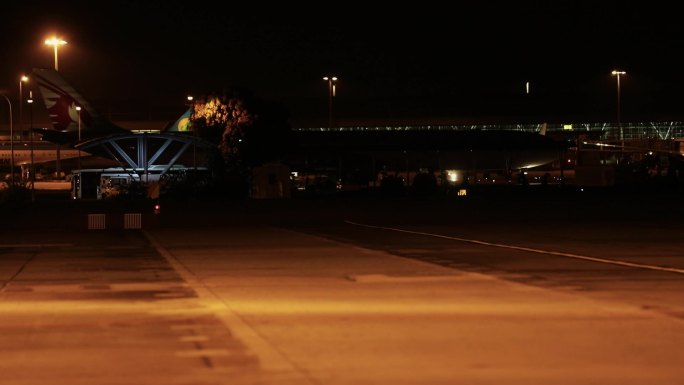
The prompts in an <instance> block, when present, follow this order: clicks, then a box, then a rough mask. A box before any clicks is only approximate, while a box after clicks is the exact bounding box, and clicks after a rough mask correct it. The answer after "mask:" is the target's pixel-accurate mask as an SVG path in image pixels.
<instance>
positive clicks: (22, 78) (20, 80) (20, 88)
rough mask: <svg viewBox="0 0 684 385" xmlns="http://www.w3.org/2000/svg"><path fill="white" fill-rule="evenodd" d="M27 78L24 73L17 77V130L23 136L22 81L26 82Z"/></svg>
mask: <svg viewBox="0 0 684 385" xmlns="http://www.w3.org/2000/svg"><path fill="white" fill-rule="evenodd" d="M28 81H29V78H28V76H26V75H21V77H20V78H19V131H20V132H21V137H22V138H23V137H24V112H23V106H24V83H26V82H28Z"/></svg>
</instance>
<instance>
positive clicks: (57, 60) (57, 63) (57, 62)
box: [52, 42, 59, 71]
mask: <svg viewBox="0 0 684 385" xmlns="http://www.w3.org/2000/svg"><path fill="white" fill-rule="evenodd" d="M57 44H58V43H57V42H55V44H53V45H52V46H53V47H55V71H59V59H58V58H57Z"/></svg>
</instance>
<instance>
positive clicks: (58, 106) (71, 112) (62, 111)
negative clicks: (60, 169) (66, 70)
mask: <svg viewBox="0 0 684 385" xmlns="http://www.w3.org/2000/svg"><path fill="white" fill-rule="evenodd" d="M33 79H35V81H36V84H37V85H38V90H39V92H40V95H41V97H42V99H43V101H44V103H45V107H46V109H47V112H48V116H49V118H50V121H51V123H52V128H32V130H33V132H35V133H37V134H38V136H37V137H39V138H40V139H35V140H34V141H33V142H32V143H31V141H28V142H23V141H22V142H18V141H15V142H14V143H10V142H9V140H3V141H0V166H3V167H9V166H10V165H11V163H12V161H11V159H12V155H13V157H14V166H15V167H16V166H21V168H22V175H28V173H27V171H28V167H29V165H30V164H32V163H33V164H43V163H48V162H56V161H57V160H58V158H59V159H60V160H67V159H74V158H79V157H80V158H83V160H84V161H85V159H86V158H88V157H91V155H92V154H91V153H89V152H86V151H83V150H80V151H79V150H78V149H76V148H74V146H75V145H76V144H77V143H79V142H81V143H82V142H85V141H88V140H91V139H95V138H101V137H104V136H107V135H117V134H119V135H125V134H130V133H131V130H128V129H126V128H123V127H120V126H118V125H116V124H114V123H112V122H110V121H109V120H108V119H106V118H105V117H103V116H102V115H100V114H99V113H98V112H97V111H96V110H95V109H94V108H93V107H92V106H91V105H90V103H88V101H87V100H86V99H84V98H83V97H82V96H81V94H79V93H78V92H77V91H76V90H75V89H74V88H73V87H72V86H71V85H70V84H69V83H68V82H67V81H66V80H65V79H64V78H62V77H61V76H60V75H59V74H58V73H57V72H56V71H54V70H51V69H34V70H33ZM79 107H80V108H79ZM190 113H191V109H189V110H188V111H186V112H185V113H184V114H183V115H181V117H179V118H178V120H176V121H175V122H174V123H172V124H170V125H169V126H167V127H165V128H164V129H163V130H162V131H169V132H179V133H180V132H183V131H188V121H189V117H190ZM79 138H80V141H79ZM57 145H59V146H57ZM58 151H59V153H58ZM100 155H102V154H100ZM108 165H111V164H108Z"/></svg>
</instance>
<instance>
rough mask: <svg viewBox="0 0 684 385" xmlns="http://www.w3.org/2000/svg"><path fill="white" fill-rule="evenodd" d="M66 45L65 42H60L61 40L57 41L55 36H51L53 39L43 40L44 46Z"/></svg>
mask: <svg viewBox="0 0 684 385" xmlns="http://www.w3.org/2000/svg"><path fill="white" fill-rule="evenodd" d="M66 43H67V42H66V41H64V40H62V39H59V38H57V37H55V36H53V37H51V38H49V39H45V44H46V45H55V46H57V45H64V44H66Z"/></svg>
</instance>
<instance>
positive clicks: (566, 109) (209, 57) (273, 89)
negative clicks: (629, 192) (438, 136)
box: [0, 0, 684, 126]
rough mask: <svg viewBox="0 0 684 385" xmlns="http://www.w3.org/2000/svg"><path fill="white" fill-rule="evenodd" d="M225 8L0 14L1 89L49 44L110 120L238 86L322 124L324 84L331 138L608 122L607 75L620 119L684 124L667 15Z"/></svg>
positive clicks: (630, 8) (168, 112)
mask: <svg viewBox="0 0 684 385" xmlns="http://www.w3.org/2000/svg"><path fill="white" fill-rule="evenodd" d="M642 3H646V4H647V5H646V6H645V7H644V6H643V5H642ZM219 4H221V5H219ZM238 4H239V3H237V2H235V3H233V2H222V3H218V2H202V1H182V2H181V1H163V2H155V1H145V2H143V1H128V0H119V1H97V2H95V1H91V2H75V1H51V2H45V1H42V2H37V1H21V2H17V1H10V2H3V4H2V8H3V9H2V11H1V13H0V15H1V16H2V21H3V22H2V25H1V26H0V39H1V41H0V43H1V44H2V49H1V50H0V60H1V63H2V65H1V67H0V69H1V71H0V87H2V88H3V89H5V90H9V91H10V92H12V93H13V94H14V95H16V94H17V93H18V84H17V82H18V77H19V74H21V73H22V72H23V71H25V70H28V69H30V68H33V67H47V68H50V67H52V66H53V54H52V50H51V48H50V47H48V46H45V45H43V41H44V40H45V38H46V37H48V36H49V35H50V34H51V33H52V32H56V33H57V34H58V36H60V37H62V38H64V39H65V40H67V41H68V42H69V43H68V45H66V46H64V47H63V48H62V49H60V51H59V52H60V54H59V59H60V60H59V64H60V73H62V75H63V76H64V77H66V78H67V79H68V80H70V81H71V82H72V84H73V85H74V86H75V87H76V88H77V89H78V90H79V91H81V93H82V94H83V95H84V96H85V97H86V98H88V99H90V100H91V101H92V103H93V104H94V105H95V106H96V108H97V109H98V110H100V111H101V112H102V113H104V114H105V115H109V116H110V117H112V118H114V119H124V120H125V119H147V118H151V119H173V118H174V117H175V116H176V115H179V114H180V113H181V112H182V111H183V109H184V108H185V107H184V103H185V96H186V95H187V94H195V95H200V94H202V93H205V92H209V91H220V90H221V89H223V88H226V87H231V86H238V87H243V88H246V89H248V90H251V91H252V92H253V93H254V94H255V95H257V96H259V97H262V98H265V99H270V100H274V101H277V102H280V103H282V104H283V105H284V106H285V107H286V108H287V110H288V111H289V112H290V118H291V123H292V124H293V125H294V126H313V125H325V124H326V123H327V106H328V104H327V84H326V83H325V82H324V81H323V80H322V79H321V78H322V77H323V76H325V75H328V74H332V75H336V76H338V77H339V78H340V80H339V83H338V89H337V91H338V94H337V97H336V99H335V117H336V120H337V121H338V122H339V123H340V124H354V123H363V122H366V123H368V122H370V123H382V122H387V123H400V122H413V123H416V122H426V123H429V122H454V123H463V122H503V123H518V122H539V121H549V122H563V121H568V120H570V121H575V122H580V121H612V120H614V119H615V111H616V82H615V77H613V76H611V75H610V71H611V70H612V69H614V68H620V69H623V70H625V71H627V75H626V76H625V77H623V78H622V83H621V86H622V90H621V91H622V116H623V118H622V120H623V121H652V120H673V119H674V120H684V108H683V107H684V95H683V93H682V90H684V73H683V72H682V71H681V70H680V67H681V63H682V59H680V57H681V56H682V50H683V49H684V27H683V25H684V23H682V22H681V20H680V13H679V12H678V11H677V10H676V9H674V8H669V7H670V6H668V5H659V6H657V7H656V3H654V2H619V1H605V2H600V4H599V2H595V1H586V2H584V1H536V2H531V1H527V2H525V1H522V2H520V1H509V2H503V1H502V2H498V1H497V2H491V1H490V2H488V1H472V2H471V1H469V2H451V3H446V2H439V3H433V4H428V3H425V2H416V3H412V4H411V6H409V7H400V6H396V5H395V6H392V7H390V6H389V5H386V7H381V6H380V5H376V4H373V3H371V2H359V3H356V2H340V3H337V4H333V3H330V2H326V3H325V4H321V5H317V6H315V7H312V6H306V7H305V6H303V5H302V6H297V7H289V8H288V7H284V6H277V7H274V6H273V5H271V4H269V3H262V4H259V6H249V7H247V6H242V5H238ZM672 7H674V6H672ZM527 81H529V82H530V85H531V93H530V94H529V95H527V94H526V93H525V82H527ZM14 97H15V98H16V96H14Z"/></svg>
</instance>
